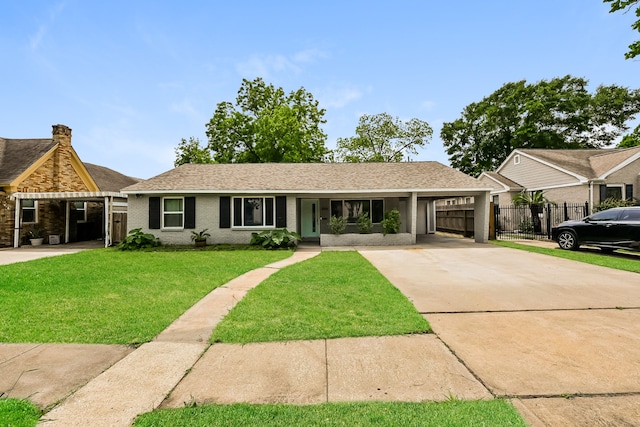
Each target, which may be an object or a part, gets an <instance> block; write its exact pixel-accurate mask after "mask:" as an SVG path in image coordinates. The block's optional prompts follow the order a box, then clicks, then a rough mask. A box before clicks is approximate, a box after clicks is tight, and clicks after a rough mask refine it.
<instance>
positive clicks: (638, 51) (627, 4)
mask: <svg viewBox="0 0 640 427" xmlns="http://www.w3.org/2000/svg"><path fill="white" fill-rule="evenodd" d="M603 1H604V2H605V3H611V9H609V13H613V12H618V11H621V10H622V11H624V13H627V12H629V11H631V10H633V7H634V6H635V7H636V10H635V15H636V17H638V20H636V21H635V22H634V23H633V24H631V28H633V29H634V30H636V31H637V32H639V33H640V3H638V1H640V0H603ZM638 55H640V40H637V41H635V42H633V43H631V44H630V45H629V52H626V53H625V54H624V57H625V58H626V59H631V58H635V57H636V56H638Z"/></svg>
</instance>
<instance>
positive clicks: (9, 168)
mask: <svg viewBox="0 0 640 427" xmlns="http://www.w3.org/2000/svg"><path fill="white" fill-rule="evenodd" d="M55 145H56V143H55V142H53V139H51V138H48V139H6V138H0V184H9V183H11V182H12V181H13V180H15V179H16V178H17V177H19V176H20V174H21V173H23V172H24V171H25V170H27V169H28V168H29V166H31V165H32V164H33V163H35V162H36V161H37V160H38V159H40V158H41V157H42V156H44V155H45V154H47V152H49V150H51V149H52V148H53V147H54V146H55Z"/></svg>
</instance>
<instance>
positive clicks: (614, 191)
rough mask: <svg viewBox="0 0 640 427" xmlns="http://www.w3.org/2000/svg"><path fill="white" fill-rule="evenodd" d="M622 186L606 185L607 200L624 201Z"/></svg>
mask: <svg viewBox="0 0 640 427" xmlns="http://www.w3.org/2000/svg"><path fill="white" fill-rule="evenodd" d="M623 192H624V187H623V186H622V185H607V199H616V200H624V197H623V196H624V194H623Z"/></svg>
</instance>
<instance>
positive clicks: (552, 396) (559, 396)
mask: <svg viewBox="0 0 640 427" xmlns="http://www.w3.org/2000/svg"><path fill="white" fill-rule="evenodd" d="M495 396H496V398H500V399H567V400H570V399H573V398H577V397H581V398H597V397H627V396H632V397H633V396H640V391H626V392H620V393H616V392H610V393H562V394H497V395H495Z"/></svg>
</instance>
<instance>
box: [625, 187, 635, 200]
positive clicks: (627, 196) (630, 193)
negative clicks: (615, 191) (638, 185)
mask: <svg viewBox="0 0 640 427" xmlns="http://www.w3.org/2000/svg"><path fill="white" fill-rule="evenodd" d="M624 197H625V199H627V200H633V184H627V185H625V186H624Z"/></svg>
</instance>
